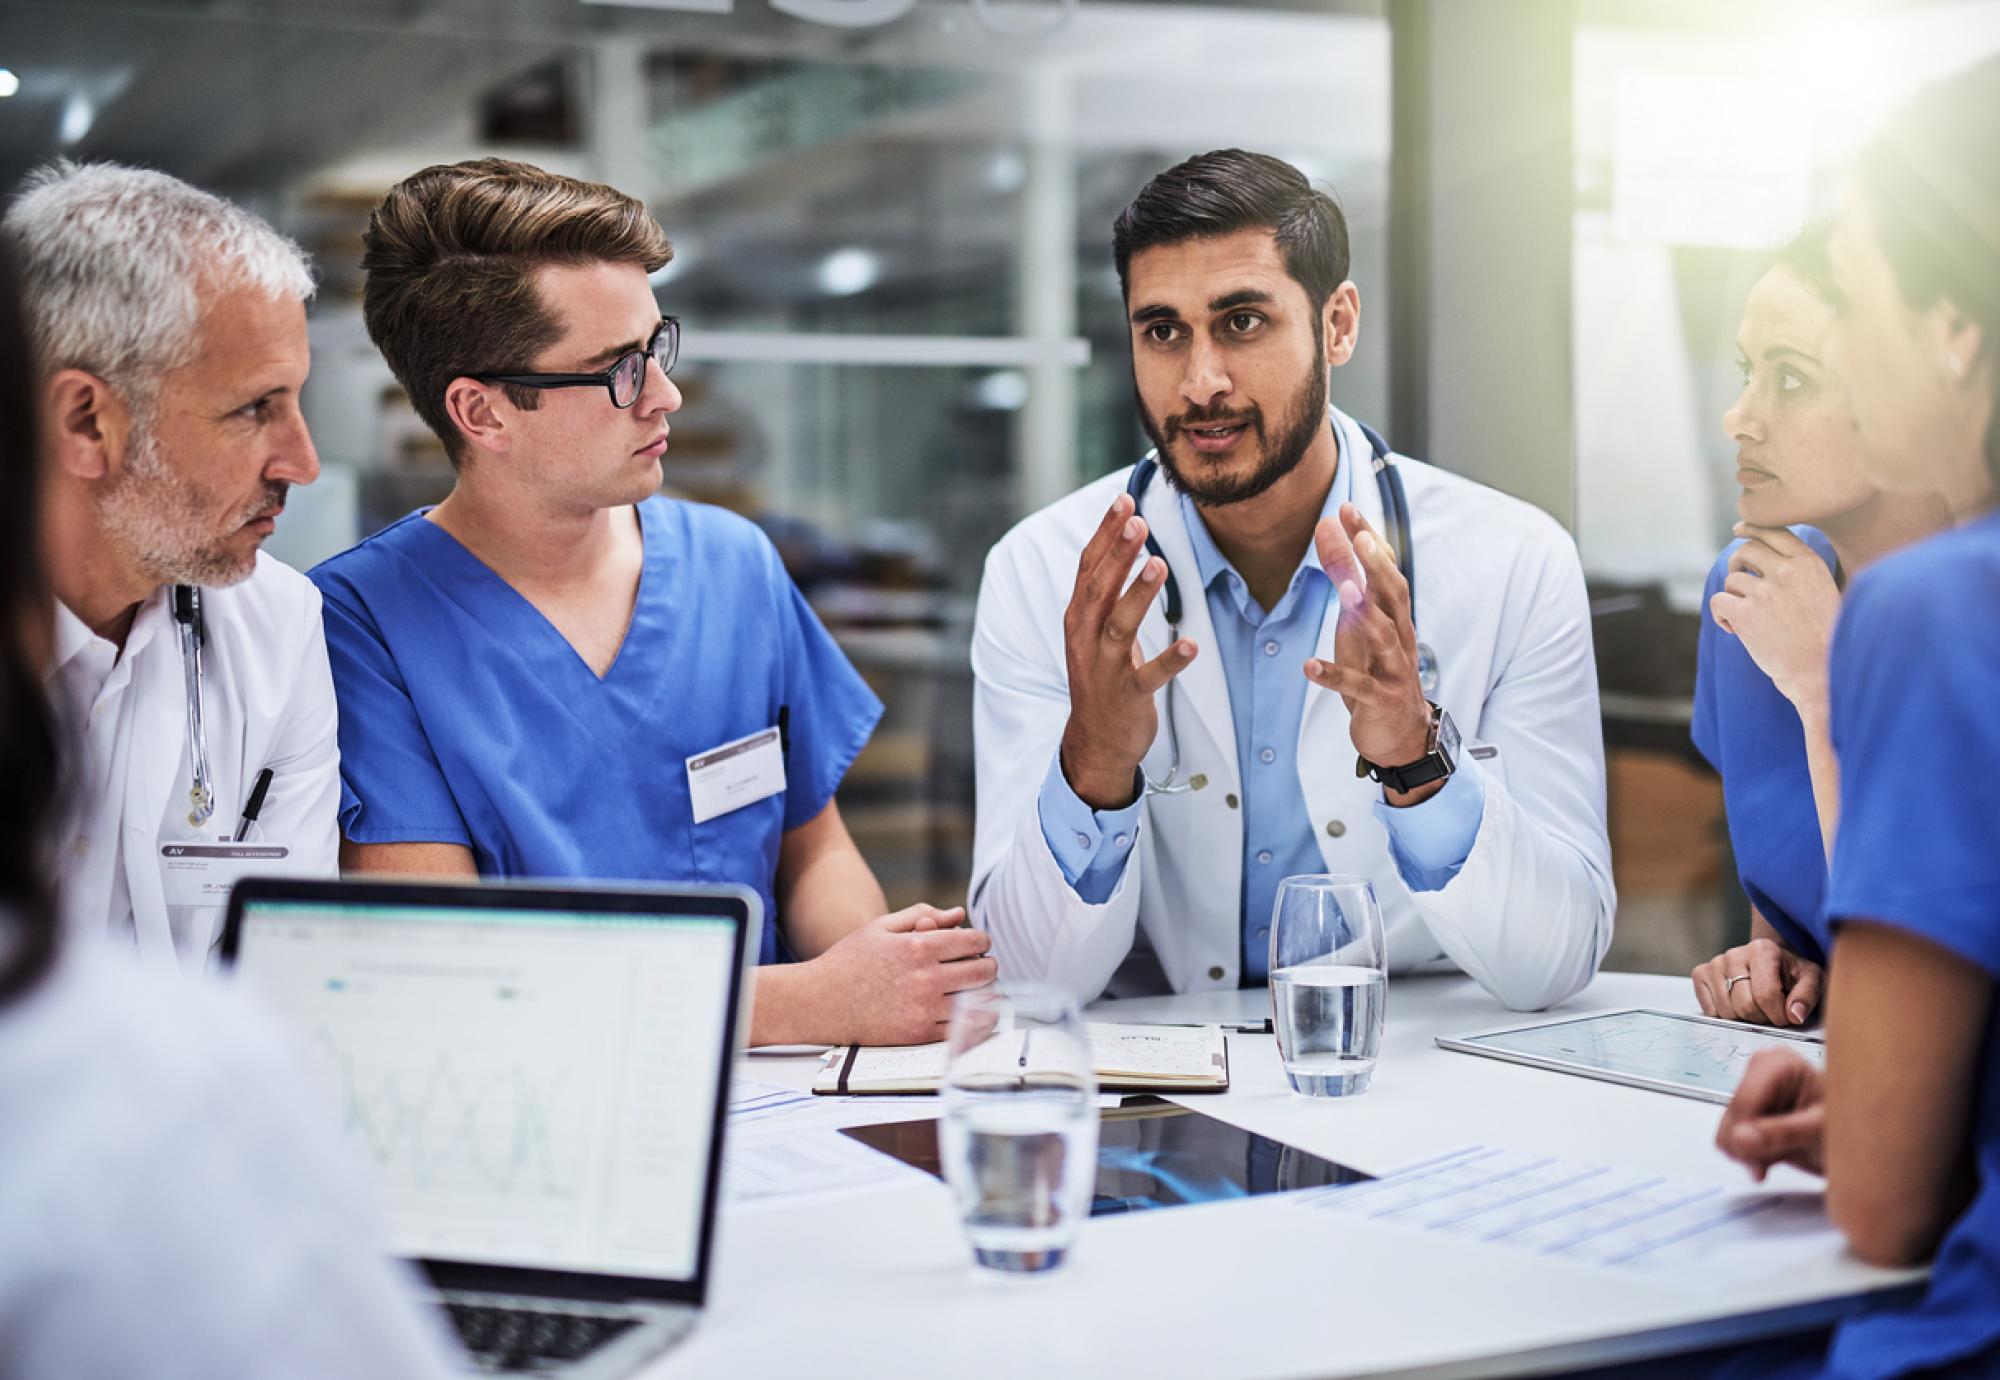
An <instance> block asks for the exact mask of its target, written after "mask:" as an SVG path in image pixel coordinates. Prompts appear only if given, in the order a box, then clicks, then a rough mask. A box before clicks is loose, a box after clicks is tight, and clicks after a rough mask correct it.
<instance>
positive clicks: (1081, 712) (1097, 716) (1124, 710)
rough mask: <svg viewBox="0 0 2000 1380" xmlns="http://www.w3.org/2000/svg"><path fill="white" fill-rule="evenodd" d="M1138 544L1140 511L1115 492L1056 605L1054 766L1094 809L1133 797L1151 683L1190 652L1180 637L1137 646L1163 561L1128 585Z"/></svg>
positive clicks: (1153, 718)
mask: <svg viewBox="0 0 2000 1380" xmlns="http://www.w3.org/2000/svg"><path fill="white" fill-rule="evenodd" d="M1145 544H1146V520H1145V519H1144V518H1142V517H1140V516H1139V515H1138V514H1137V512H1136V511H1135V505H1134V504H1133V502H1132V496H1131V495H1130V494H1120V495H1118V497H1117V499H1116V500H1114V501H1113V503H1112V504H1111V511H1110V512H1108V513H1106V514H1105V515H1104V521H1102V522H1100V523H1099V524H1098V525H1097V531H1096V533H1095V534H1094V535H1093V536H1092V537H1091V539H1090V542H1089V544H1088V545H1087V546H1085V547H1084V548H1083V558H1082V559H1081V560H1079V561H1078V562H1077V566H1076V588H1075V590H1074V591H1073V592H1072V593H1071V595H1070V600H1069V608H1068V609H1067V610H1066V611H1065V612H1064V614H1063V643H1064V655H1065V659H1066V660H1067V661H1068V663H1069V724H1068V725H1067V726H1066V727H1065V728H1064V729H1063V737H1062V769H1063V776H1064V778H1065V779H1067V780H1068V782H1069V785H1070V789H1071V790H1073V791H1075V792H1076V794H1077V798H1078V799H1080V800H1082V801H1083V803H1084V804H1086V805H1088V806H1090V808H1091V809H1093V810H1113V809H1122V808H1124V807H1125V806H1127V805H1130V804H1131V803H1132V799H1133V786H1132V780H1133V774H1134V773H1135V772H1136V771H1137V770H1138V767H1139V760H1140V759H1141V758H1143V757H1144V756H1145V755H1146V749H1147V748H1149V747H1151V746H1152V745H1153V737H1154V735H1155V734H1157V733H1158V732H1159V714H1158V713H1157V712H1156V711H1155V710H1154V708H1153V695H1154V692H1156V691H1157V690H1158V689H1159V688H1160V687H1161V686H1163V685H1165V684H1166V683H1167V682H1168V681H1170V680H1172V679H1173V678H1174V677H1175V676H1176V675H1178V674H1180V671H1181V668H1182V667H1184V666H1186V665H1187V664H1188V663H1189V662H1190V661H1193V660H1194V653H1195V646H1194V643H1193V642H1191V641H1189V640H1188V639H1187V638H1185V637H1183V638H1181V639H1180V640H1179V641H1177V642H1175V643H1174V644H1173V645H1172V646H1171V647H1169V648H1167V649H1166V650H1165V651H1163V652H1161V653H1160V654H1159V655H1158V656H1156V657H1154V658H1153V659H1152V660H1151V661H1147V660H1145V659H1144V658H1142V657H1141V656H1140V654H1139V637H1138V634H1139V622H1140V620H1141V619H1143V618H1144V617H1145V616H1146V609H1147V608H1148V607H1149V606H1150V605H1151V604H1152V602H1153V599H1154V597H1155V596H1157V595H1158V594H1159V592H1160V585H1161V584H1162V583H1163V582H1164V581H1165V580H1166V577H1167V563H1166V562H1165V561H1163V560H1161V559H1160V558H1159V557H1158V556H1154V557H1152V558H1150V559H1149V560H1147V562H1146V564H1145V566H1144V568H1143V569H1141V570H1140V571H1139V574H1138V576H1137V578H1135V579H1134V580H1133V581H1132V582H1131V585H1130V587H1129V588H1128V587H1127V585H1126V583H1125V577H1126V574H1127V572H1129V571H1130V570H1131V569H1132V561H1133V559H1134V558H1135V557H1136V556H1137V555H1138V554H1139V551H1140V550H1141V549H1142V548H1143V547H1144V546H1145Z"/></svg>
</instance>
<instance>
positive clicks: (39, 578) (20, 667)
mask: <svg viewBox="0 0 2000 1380" xmlns="http://www.w3.org/2000/svg"><path fill="white" fill-rule="evenodd" d="M35 378H36V375H35V368H34V363H33V360H32V358H31V354H30V350H29V345H28V332H27V327H26V326H25V324H23V321H22V317H21V283H20V279H19V278H18V277H17V276H16V273H15V268H14V255H13V253H12V250H11V248H10V247H9V246H8V245H6V244H5V243H0V487H4V489H5V491H6V494H7V501H6V502H5V503H0V781H5V782H6V783H7V786H6V789H5V790H4V791H0V1006H4V1005H5V1004H6V1003H7V1002H9V1001H11V1000H13V999H14V998H15V997H16V996H18V995H20V994H21V993H22V992H25V991H27V990H28V989H29V988H30V987H33V986H34V985H35V983H36V982H38V981H40V979H41V977H42V975H43V973H45V972H47V971H48V967H49V964H50V963H51V962H52V961H53V960H54V958H55V952H56V924H57V921H56V907H55V897H54V895H53V893H52V891H51V888H50V885H49V879H48V874H47V873H46V872H45V870H44V868H45V866H46V864H47V861H48V858H47V854H46V851H45V847H44V845H45V837H46V836H45V833H44V831H45V829H46V828H47V826H48V822H49V819H50V817H51V816H52V815H54V814H55V813H56V806H57V794H58V786H59V778H58V770H59V762H58V757H57V750H56V725H55V717H54V715H53V714H52V713H51V711H50V708H49V703H48V700H47V699H46V698H45V697H44V694H43V690H42V672H41V668H40V663H41V661H42V659H43V658H44V656H45V655H46V651H47V649H46V647H45V646H40V645H37V644H38V643H43V642H46V639H47V633H46V628H47V623H48V616H49V611H50V603H49V598H50V595H49V590H48V585H47V583H46V581H45V580H44V578H43V575H42V539H41V510H42V509H41V490H42V485H41V457H40V453H39V444H40V441H39V437H38V435H37V430H36V424H35V418H36V412H37V408H36V397H35Z"/></svg>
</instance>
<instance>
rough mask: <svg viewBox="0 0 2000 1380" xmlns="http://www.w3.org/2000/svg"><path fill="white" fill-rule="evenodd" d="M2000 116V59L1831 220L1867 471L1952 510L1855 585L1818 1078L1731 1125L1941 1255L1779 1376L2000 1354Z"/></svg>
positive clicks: (1853, 1223) (1790, 1083)
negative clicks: (1913, 1283) (1936, 527)
mask: <svg viewBox="0 0 2000 1380" xmlns="http://www.w3.org/2000/svg"><path fill="white" fill-rule="evenodd" d="M1996 129H2000V60H1988V61H1987V62H1985V63H1982V64H1981V65H1980V66H1978V67H1976V68H1974V69H1972V70H1971V71H1969V72H1966V73H1964V74H1962V75H1960V76H1958V77H1955V78H1953V79H1951V80H1949V81H1946V82H1943V83H1940V84H1939V85H1937V86H1935V87H1933V88H1931V89H1930V90H1928V91H1926V92H1924V93H1923V94H1922V95H1921V96H1919V97H1918V98H1917V99H1916V101H1914V102H1913V103H1912V104H1911V106H1910V107H1909V108H1908V109H1907V110H1905V111H1904V112H1903V114H1902V115H1901V116H1899V117H1898V118H1897V119H1896V120H1895V121H1894V122H1893V123H1892V124H1891V125H1890V126H1889V127H1888V129H1887V130H1886V131H1885V132H1884V133H1883V134H1882V135H1881V136H1880V137H1879V138H1878V139H1877V140H1876V141H1875V143H1874V144H1873V145H1872V146H1871V147H1870V149H1869V151H1868V153H1867V154H1866V156H1865V157H1864V159H1863V160H1862V164H1861V169H1860V177H1859V179H1858V181H1857V185H1856V188H1855V190H1854V192H1853V193H1852V194H1851V195H1850V196H1849V198H1848V200H1847V204H1846V205H1845V206H1844V207H1843V209H1842V211H1841V215H1840V220H1839V224H1838V226H1837V228H1836V230H1835V233H1834V239H1833V246H1832V255H1831V256H1832V261H1833V269H1834V282H1835V286H1836V288H1837V290H1838V293H1839V301H1840V304H1841V305H1840V319H1839V321H1838V323H1837V325H1836V327H1835V330H1834V333H1833V346H1834V355H1835V357H1836V359H1837V360H1838V361H1839V364H1838V366H1837V367H1839V368H1840V369H1841V371H1842V372H1843V373H1844V374H1845V375H1846V377H1847V380H1848V388H1849V396H1850V401H1851V403H1852V406H1853V409H1854V416H1855V420H1856V422H1857V424H1858V425H1859V426H1860V429H1861V435H1862V440H1863V442H1864V443H1865V450H1866V456H1867V462H1868V470H1869V474H1870V477H1871V478H1873V479H1874V480H1875V481H1876V482H1877V483H1879V484H1881V485H1883V486H1884V487H1887V488H1895V489H1900V490H1904V491H1906V492H1921V491H1935V492H1937V493H1939V494H1941V495H1943V497H1944V499H1945V501H1946V502H1947V503H1948V504H1949V505H1950V507H1951V511H1952V516H1953V519H1954V521H1955V522H1956V523H1957V526H1956V527H1954V528H1953V529H1952V530H1950V531H1946V532H1943V533H1940V534H1939V535H1937V536H1935V537H1932V538H1930V539H1929V540H1927V541H1923V542H1920V543H1918V544H1917V545H1916V546H1913V547H1911V548H1910V549H1908V550H1906V551H1900V552H1897V553H1896V554H1894V555H1892V556H1888V557H1886V558H1884V559H1883V560H1882V561H1880V562H1879V563H1878V564H1876V565H1875V566H1874V567H1873V568H1871V569H1870V570H1868V571H1866V572H1865V573H1863V574H1862V575H1860V576H1858V577H1857V578H1856V579H1855V581H1854V583H1853V585H1852V587H1851V588H1850V589H1849V591H1848V593H1847V596H1846V599H1845V600H1844V602H1843V606H1842V608H1841V613H1840V623H1839V626H1838V629H1837V631H1836V632H1835V635H1834V640H1833V654H1832V669H1831V685H1832V706H1833V713H1832V732H1833V745H1834V750H1835V751H1836V753H1837V754H1838V756H1839V759H1840V776H1841V782H1840V832H1839V837H1838V838H1837V839H1836V841H1835V846H1834V850H1833V859H1832V870H1831V875H1830V878H1829V882H1828V890H1827V901H1826V913H1827V915H1828V916H1829V917H1830V933H1831V936H1832V940H1833V953H1832V957H1833V963H1832V968H1831V986H1830V991H1829V995H1828V998H1827V1063H1826V1071H1825V1073H1824V1074H1821V1073H1820V1072H1819V1071H1817V1070H1816V1069H1814V1068H1813V1066H1812V1065H1811V1064H1809V1063H1807V1062H1806V1061H1805V1060H1803V1059H1800V1058H1798V1057H1797V1056H1795V1055H1791V1054H1773V1053H1767V1054H1762V1055H1759V1056H1758V1057H1757V1058H1756V1059H1755V1060H1754V1061H1752V1063H1751V1065H1750V1068H1749V1069H1748V1071H1747V1072H1746V1073H1745V1075H1744V1079H1743V1082H1742V1085H1741V1086H1740V1087H1739V1088H1738V1089H1737V1093H1736V1097H1735V1100H1734V1101H1733V1102H1732V1103H1731V1104H1730V1107H1729V1110H1728V1112H1727V1113H1726V1114H1725V1115H1724V1117H1723V1120H1722V1125H1721V1127H1720V1129H1719V1130H1718V1132H1717V1140H1718V1143H1719V1144H1720V1145H1721V1146H1722V1148H1723V1149H1724V1150H1725V1151H1727V1152H1728V1153H1729V1154H1731V1155H1733V1156H1735V1157H1736V1158H1737V1159H1739V1160H1742V1161H1743V1162H1745V1163H1746V1164H1748V1165H1749V1166H1751V1168H1752V1171H1753V1172H1754V1173H1756V1174H1757V1175H1759V1176H1760V1177H1761V1175H1762V1174H1763V1172H1764V1170H1765V1169H1766V1168H1768V1167H1769V1166H1770V1165H1772V1164H1776V1163H1790V1164H1795V1165H1799V1166H1801V1167H1804V1168H1806V1169H1809V1170H1812V1171H1814V1172H1817V1173H1823V1174H1824V1175H1825V1176H1826V1183H1827V1209H1828V1212H1829V1214H1830V1215H1831V1216H1832V1218H1833V1220H1834V1222H1835V1224H1836V1225H1838V1226H1839V1227H1840V1229H1841V1230H1842V1231H1843V1232H1844V1233H1845V1234H1846V1236H1847V1240H1848V1243H1849V1245H1850V1246H1851V1247H1852V1248H1853V1250H1854V1252H1855V1254H1857V1255H1859V1256H1861V1257H1862V1258H1863V1259H1865V1260H1869V1261H1872V1262H1875V1263H1878V1264H1884V1265H1907V1264H1913V1263H1915V1262H1917V1261H1921V1260H1924V1259H1926V1258H1928V1257H1930V1256H1931V1255H1932V1254H1933V1253H1935V1255H1936V1263H1935V1265H1934V1267H1933V1270H1932V1275H1931V1280H1930V1283H1929V1285H1928V1287H1927V1288H1926V1290H1925V1292H1924V1295H1923V1297H1922V1299H1921V1300H1920V1301H1919V1302H1917V1303H1916V1304H1914V1305H1911V1306H1909V1307H1907V1308H1895V1309H1883V1310H1880V1311H1876V1312H1872V1313H1868V1314H1865V1315H1863V1316H1861V1317H1859V1318H1857V1319H1855V1320H1853V1321H1850V1322H1848V1323H1846V1324H1844V1325H1843V1326H1842V1327H1841V1328H1840V1329H1839V1330H1838V1331H1837V1332H1835V1334H1834V1336H1833V1340H1832V1344H1831V1346H1830V1348H1828V1349H1827V1350H1826V1352H1825V1354H1824V1355H1823V1356H1820V1355H1815V1356H1813V1357H1811V1358H1809V1359H1804V1358H1801V1359H1797V1360H1795V1361H1794V1363H1793V1366H1792V1369H1791V1371H1788V1372H1785V1373H1798V1372H1807V1373H1815V1372H1822V1371H1823V1372H1830V1373H1833V1374H1838V1375H1842V1376H1878V1375H1906V1374H1912V1373H1919V1372H1920V1373H1922V1374H1925V1375H1992V1374H1994V1373H1995V1372H1996V1370H2000V1023H1996V1022H1995V1021H1994V1020H1993V988H1994V983H1995V980H1996V978H2000V712H1996V708H1995V706H1996V703H2000V511H1996V506H1995V504H1996V496H2000V428H1996V425H1995V395H1996V391H2000V144H1996V143H1995V141H1994V137H1993V133H1994V131H1995V130H1996ZM1748 1363H1749V1358H1745V1362H1744V1364H1745V1365H1746V1366H1747V1365H1748ZM1754 1371H1755V1373H1757V1374H1759V1375H1767V1374H1772V1373H1777V1370H1776V1368H1775V1367H1774V1366H1772V1365H1771V1364H1770V1363H1769V1362H1768V1359H1767V1358H1759V1359H1758V1363H1757V1364H1756V1366H1755V1367H1754Z"/></svg>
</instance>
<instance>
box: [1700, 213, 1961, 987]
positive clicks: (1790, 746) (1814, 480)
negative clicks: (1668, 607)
mask: <svg viewBox="0 0 2000 1380" xmlns="http://www.w3.org/2000/svg"><path fill="white" fill-rule="evenodd" d="M1831 232H1832V226H1831V225H1819V226H1815V227H1813V228H1812V229H1810V230H1808V231H1807V232H1806V233H1805V234H1803V235H1801V236H1800V237H1799V238H1798V239H1796V240H1795V241H1793V242H1792V243H1791V244H1790V245H1789V246H1787V247H1786V249H1785V250H1784V251H1783V253H1782V254H1781V255H1780V256H1779V259H1778V262H1777V263H1776V264H1775V265H1773V266H1772V268H1771V269H1770V270H1769V271H1768V272H1767V273H1765V274H1764V276H1763V277H1762V278H1761V279H1759V280H1758V282H1757V284H1756V286H1755V287H1754V288H1752V289H1751V292H1750V296H1749V299H1748V300H1747V301H1746V302H1745V303H1744V308H1743V322H1742V325H1741V326H1740V327H1739V328H1738V332H1737V341H1736V352H1737V359H1736V363H1737V367H1738V368H1739V369H1740V370H1741V371H1742V373H1743V391H1742V393H1741V394H1740V395H1739V396H1738V397H1737V399H1736V403H1735V405H1734V406H1732V407H1731V408H1730V409H1729V411H1728V412H1727V413H1725V414H1724V416H1723V418H1722V425H1723V430H1724V431H1725V432H1726V433H1727V434H1728V435H1729V437H1730V438H1731V439H1732V440H1733V441H1735V443H1736V446H1737V452H1736V465H1737V468H1736V480H1737V483H1738V484H1739V485H1741V486H1742V492H1741V494H1740V495H1739V496H1738V498H1737V502H1736V510H1737V514H1738V515H1739V516H1740V517H1741V518H1742V521H1741V522H1739V523H1738V524H1737V525H1736V532H1737V536H1738V540H1737V541H1735V542H1734V543H1733V544H1731V545H1730V546H1729V548H1728V549H1727V550H1725V551H1724V552H1723V553H1722V555H1721V556H1720V557H1719V558H1718V559H1717V560H1716V563H1715V567H1714V568H1713V569H1712V570H1711V571H1710V572H1709V576H1708V588H1707V591H1706V594H1705V597H1704V598H1703V601H1702V603H1703V609H1704V617H1703V618H1702V623H1701V643H1700V652H1699V661H1698V663H1697V664H1698V667H1699V671H1698V674H1697V676H1696V679H1695V692H1694V724H1693V734H1694V743H1695V746H1696V747H1697V748H1698V749H1700V751H1701V754H1702V756H1704V757H1705V758H1707V759H1708V762H1709V765H1710V766H1712V767H1714V768H1715V769H1716V771H1717V772H1719V773H1720V774H1721V776H1722V790H1723V800H1724V803H1725V807H1726V810H1727V814H1728V819H1729V838H1730V843H1731V844H1732V845H1733V846H1734V850H1735V854H1736V860H1737V868H1738V874H1739V876H1740V878H1741V880H1742V884H1743V889H1744V891H1745V892H1746V893H1747V894H1748V895H1749V898H1750V906H1751V911H1750V916H1751V919H1750V933H1751V938H1750V942H1749V943H1747V944H1742V945H1739V946H1737V947H1735V948H1732V949H1729V950H1727V951H1726V952H1724V953H1722V954H1719V955H1717V956H1716V957H1715V958H1712V959H1710V960H1709V961H1708V962H1706V963H1703V964H1702V965H1700V966H1699V967H1697V968H1696V969H1695V970H1694V973H1693V977H1694V989H1695V997H1696V1000H1698V1001H1699V1002H1700V1003H1701V1009H1702V1011H1703V1012H1704V1013H1705V1014H1707V1015H1710V1016H1723V1017H1727V1018H1730V1019H1734V1020H1743V1021H1759V1022H1764V1023H1767V1024H1770V1025H1801V1024H1803V1023H1804V1022H1805V1021H1806V1020H1807V1019H1809V1018H1810V1017H1811V1015H1812V1013H1813V1011H1814V1009H1815V1008H1816V1007H1817V1006H1818V1005H1819V998H1820V992H1821V984H1822V980H1823V976H1824V974H1823V969H1824V965H1825V962H1826V960H1825V958H1824V951H1825V945H1824V943H1823V942H1822V939H1821V936H1820V935H1819V934H1818V933H1817V926H1818V924H1819V911H1820V903H1821V901H1822V899H1823V897H1824V896H1825V892H1826V855H1827V845H1828V841H1830V840H1831V838H1832V836H1833V825H1834V821H1835V818H1836V816H1837V814H1838V811H1839V800H1838V791H1839V782H1840V774H1839V770H1838V768H1837V766H1836V765H1835V762H1834V757H1833V744H1832V740H1831V738H1830V737H1829V735H1828V729H1827V675H1826V664H1827V648H1828V645H1829V644H1830V643H1831V642H1832V640H1833V625H1834V619H1835V618H1836V617H1837V616H1838V615H1839V612H1840V587H1841V585H1842V584H1843V583H1844V577H1845V575H1846V574H1849V573H1852V572H1855V571H1859V570H1860V569H1862V568H1863V567H1865V566H1867V565H1869V564H1871V563H1873V562H1874V561H1875V560H1876V559H1878V558H1879V557H1881V556H1883V555H1886V554H1887V553H1889V552H1891V551H1894V550H1897V549H1899V548H1901V547H1904V546H1907V545H1909V544H1910V543H1911V542H1913V541H1916V540H1918V539H1919V538H1921V537H1925V536H1929V535H1930V534H1931V533H1933V532H1935V531H1937V530H1938V529H1939V528H1941V527H1943V526H1944V525H1945V523H1946V521H1947V519H1948V514H1946V512H1945V511H1944V508H1943V505H1942V503H1941V502H1940V501H1939V500H1938V499H1937V498H1936V496H1935V495H1928V494H1904V493H1895V492H1884V491H1883V490H1882V489H1880V488H1878V487H1877V486H1876V485H1875V484H1874V483H1872V482H1871V481H1870V480H1869V479H1868V477H1867V475H1866V474H1864V473H1863V471H1862V465H1863V457H1862V451H1861V443H1860V438H1859V437H1858V436H1857V435H1856V433H1855V429H1854V414H1853V411H1852V409H1851V408H1850V407H1849V406H1848V401H1847V388H1846V385H1845V383H1844V382H1843V381H1842V380H1841V378H1840V376H1839V375H1838V374H1836V373H1834V372H1833V371H1832V370H1831V369H1829V368H1828V367H1827V361H1826V355H1827V340H1828V338H1829V336H1830V334H1831V332H1832V330H1833V327H1834V308H1833V300H1834V297H1833V292H1832V287H1831V283H1830V281H1829V279H1830V275H1831V268H1830V266H1829V265H1828V263H1827V241H1828V237H1829V236H1830V234H1831Z"/></svg>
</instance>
